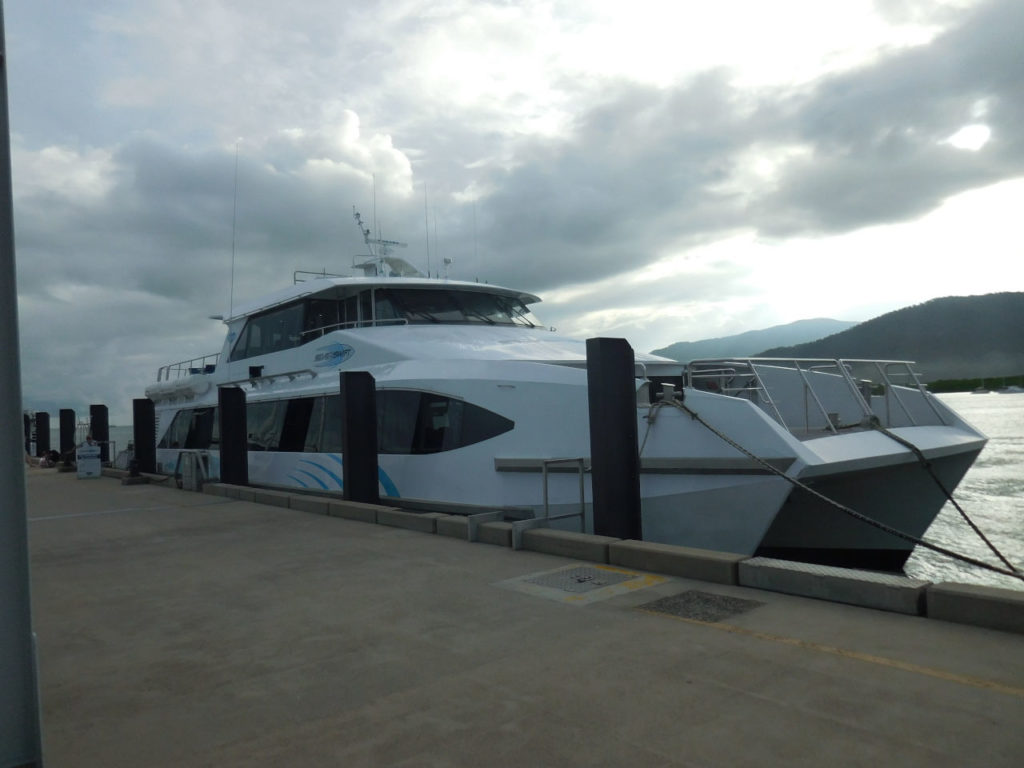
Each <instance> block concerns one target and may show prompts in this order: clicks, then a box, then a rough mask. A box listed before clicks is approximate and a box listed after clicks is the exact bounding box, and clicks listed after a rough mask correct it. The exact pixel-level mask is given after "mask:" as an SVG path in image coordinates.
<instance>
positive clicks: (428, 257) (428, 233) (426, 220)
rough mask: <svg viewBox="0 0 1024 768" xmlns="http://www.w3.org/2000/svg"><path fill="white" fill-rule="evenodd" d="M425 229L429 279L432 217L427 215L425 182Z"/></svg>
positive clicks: (425, 185) (424, 184)
mask: <svg viewBox="0 0 1024 768" xmlns="http://www.w3.org/2000/svg"><path fill="white" fill-rule="evenodd" d="M423 229H424V230H425V231H426V235H427V277H430V217H429V215H428V213H427V182H423Z"/></svg>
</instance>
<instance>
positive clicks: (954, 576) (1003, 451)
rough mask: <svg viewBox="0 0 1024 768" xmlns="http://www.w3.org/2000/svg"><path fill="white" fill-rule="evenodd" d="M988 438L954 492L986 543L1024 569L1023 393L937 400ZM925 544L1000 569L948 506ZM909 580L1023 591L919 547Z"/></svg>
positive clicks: (1016, 584)
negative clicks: (915, 579)
mask: <svg viewBox="0 0 1024 768" xmlns="http://www.w3.org/2000/svg"><path fill="white" fill-rule="evenodd" d="M940 397H941V398H942V400H943V402H945V403H947V404H948V405H949V406H950V407H952V408H953V409H954V410H955V411H956V412H957V413H959V414H960V415H961V416H963V417H964V418H965V419H966V420H967V421H969V422H970V423H971V424H973V425H974V426H975V427H977V428H978V429H980V430H981V431H982V432H984V433H985V434H986V435H987V436H988V439H989V440H988V445H986V446H985V450H983V451H982V452H981V456H979V457H978V460H977V461H976V462H975V463H974V466H972V467H971V469H970V471H969V472H968V473H967V476H966V477H964V479H963V480H962V481H961V483H960V485H959V486H957V489H956V491H955V492H954V493H953V496H954V498H956V500H957V501H958V502H959V503H960V506H961V507H963V509H964V511H965V512H966V513H967V514H968V515H970V517H971V519H972V520H974V522H975V524H976V525H977V526H978V527H979V528H981V530H982V531H984V533H985V535H986V536H988V538H989V540H990V541H991V542H992V543H993V544H995V546H996V547H998V548H999V550H1000V551H1001V552H1002V553H1003V555H1005V556H1006V558H1007V559H1008V560H1009V561H1010V562H1011V563H1013V564H1014V565H1015V566H1016V567H1017V568H1020V569H1022V570H1024V394H1015V395H997V394H986V395H973V394H969V393H956V394H948V395H940ZM925 539H926V540H928V541H931V542H933V543H935V544H940V545H942V546H944V547H946V548H948V549H951V550H953V551H955V552H961V553H963V554H965V555H970V556H971V557H974V558H977V559H979V560H984V561H985V562H987V563H992V564H993V565H1001V563H999V561H998V559H997V558H996V557H995V555H993V554H992V553H991V552H990V550H989V549H988V547H986V546H985V543H984V542H983V541H981V539H979V538H978V537H977V536H976V535H975V534H974V532H973V531H972V530H971V529H970V527H969V526H968V525H967V523H966V522H964V520H963V519H962V518H961V517H960V514H959V513H958V512H957V511H956V509H955V508H954V507H953V506H952V505H951V504H946V506H945V507H944V508H943V510H942V512H941V513H940V514H939V516H938V517H937V518H936V519H935V522H934V523H932V526H931V528H929V529H928V533H927V534H926V535H925ZM906 572H907V575H908V576H913V577H914V578H919V579H926V580H928V581H935V582H938V581H959V582H968V583H972V584H989V585H993V586H999V587H1009V588H1013V589H1024V583H1022V582H1020V581H1018V580H1016V579H1013V578H1010V577H1008V576H1001V575H999V574H998V573H992V572H990V571H985V570H983V569H981V568H976V567H974V566H972V565H967V564H965V563H960V562H957V561H953V560H950V559H949V558H947V557H945V556H943V555H939V554H937V553H935V552H931V551H929V550H926V549H921V548H920V547H918V548H917V549H916V550H915V551H914V554H913V555H912V556H911V557H910V560H908V561H907V566H906Z"/></svg>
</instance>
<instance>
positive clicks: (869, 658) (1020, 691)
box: [637, 608, 1024, 698]
mask: <svg viewBox="0 0 1024 768" xmlns="http://www.w3.org/2000/svg"><path fill="white" fill-rule="evenodd" d="M637 610H639V611H642V612H643V613H649V614H651V615H652V616H662V617H667V618H670V619H675V620H676V621H683V622H686V623H687V624H698V625H700V626H702V627H710V628H711V629H718V630H722V631H724V632H731V633H732V634H735V635H746V636H747V637H753V638H756V639H758V640H769V641H771V642H773V643H781V644H783V645H792V646H796V647H798V648H806V649H808V650H811V651H818V652H819V653H828V654H831V655H833V656H841V657H843V658H845V659H854V660H856V661H863V662H867V663H869V664H878V665H879V666H883V667H889V668H890V669H901V670H903V671H904V672H914V673H915V674H918V675H925V676H927V677H934V678H937V679H939V680H946V681H948V682H951V683H958V684H960V685H967V686H970V687H972V688H981V689H983V690H988V691H996V692H997V693H1005V694H1007V695H1008V696H1017V697H1018V698H1024V688H1017V687H1015V686H1012V685H1006V684H1004V683H997V682H995V681H994V680H985V679H984V678H980V677H971V676H969V675H958V674H956V673H955V672H947V671H946V670H944V669H935V668H934V667H922V666H921V665H920V664H911V663H910V662H907V661H900V660H899V659H890V658H887V657H885V656H874V655H872V654H870V653H861V652H860V651H851V650H850V649H848V648H837V647H835V646H833V645H824V644H822V643H815V642H813V641H810V640H800V639H798V638H796V637H786V636H785V635H773V634H771V633H769V632H758V631H757V630H754V629H747V628H745V627H737V626H736V625H734V624H723V623H721V622H717V621H701V620H699V619H687V618H684V617H683V616H673V615H672V614H670V613H663V612H662V611H652V610H649V609H647V608H638V609H637Z"/></svg>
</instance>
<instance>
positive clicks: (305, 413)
mask: <svg viewBox="0 0 1024 768" xmlns="http://www.w3.org/2000/svg"><path fill="white" fill-rule="evenodd" d="M313 402H314V398H312V397H297V398H295V399H294V400H288V401H286V403H285V407H284V423H283V424H282V426H281V440H280V442H279V443H278V445H277V450H279V451H301V450H302V449H303V448H305V445H306V435H307V432H308V431H309V423H310V416H311V415H312V413H313Z"/></svg>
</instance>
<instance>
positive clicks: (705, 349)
mask: <svg viewBox="0 0 1024 768" xmlns="http://www.w3.org/2000/svg"><path fill="white" fill-rule="evenodd" d="M854 325H856V323H855V322H852V321H848V320H830V319H828V318H816V319H814V320H797V321H796V322H795V323H787V324H786V325H776V326H772V327H771V328H764V329H762V330H759V331H747V332H746V333H739V334H736V335H735V336H721V337H719V338H716V339H704V340H703V341H677V342H676V343H675V344H669V345H668V346H667V347H663V348H661V349H655V350H654V351H653V352H651V354H653V355H661V356H662V357H670V358H672V359H673V360H681V361H683V362H688V361H690V360H699V359H700V358H702V357H752V356H754V355H756V354H757V353H758V352H759V351H760V350H762V349H764V348H765V347H780V346H783V345H786V344H800V343H802V342H805V341H810V340H812V339H820V338H822V337H824V336H828V335H829V334H833V333H838V332H840V331H844V330H846V329H847V328H850V327H851V326H854Z"/></svg>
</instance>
